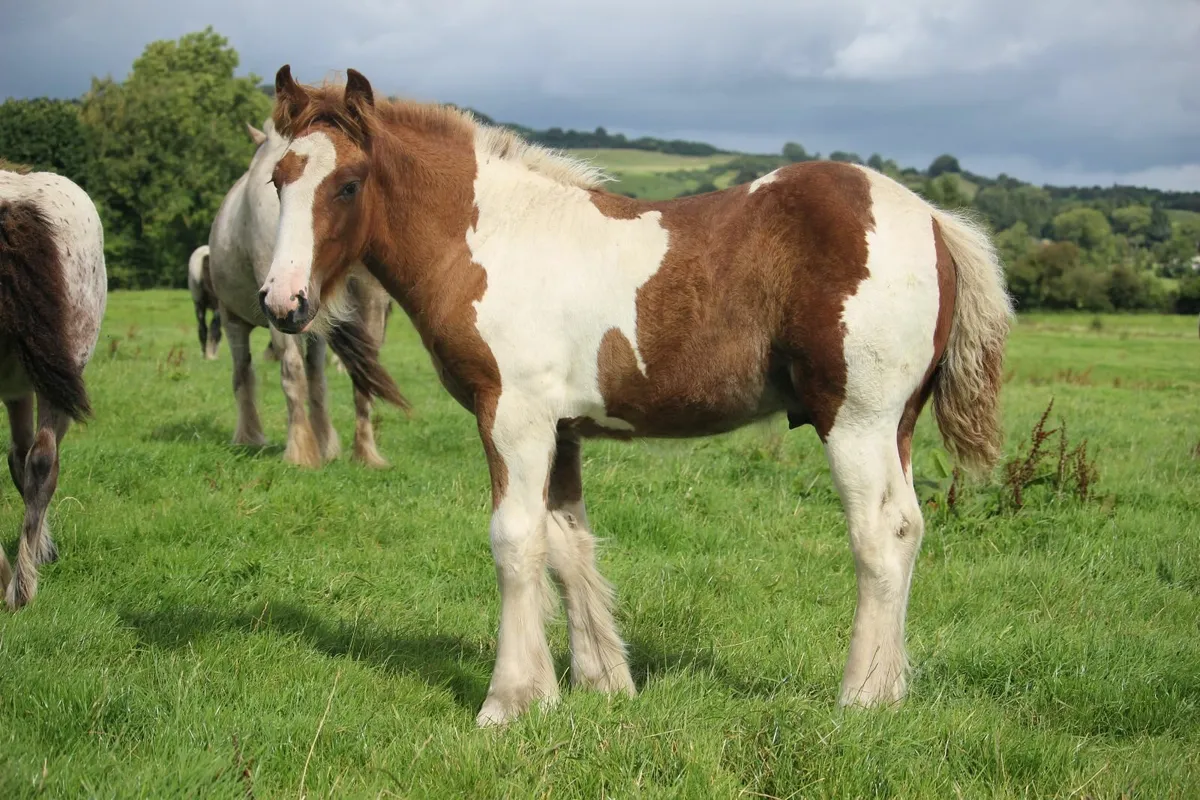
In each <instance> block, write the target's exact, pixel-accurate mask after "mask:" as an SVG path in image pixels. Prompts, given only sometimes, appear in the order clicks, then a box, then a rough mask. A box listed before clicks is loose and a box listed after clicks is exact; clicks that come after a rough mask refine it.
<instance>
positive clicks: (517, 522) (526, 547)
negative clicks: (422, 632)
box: [476, 397, 558, 726]
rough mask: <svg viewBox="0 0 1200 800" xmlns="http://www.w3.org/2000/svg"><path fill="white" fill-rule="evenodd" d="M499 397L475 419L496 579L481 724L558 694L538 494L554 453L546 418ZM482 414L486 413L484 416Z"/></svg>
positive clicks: (542, 504) (543, 519) (497, 721)
mask: <svg viewBox="0 0 1200 800" xmlns="http://www.w3.org/2000/svg"><path fill="white" fill-rule="evenodd" d="M507 400H508V398H507V397H505V398H503V399H502V401H501V402H500V404H499V407H498V408H497V413H496V415H495V422H494V424H492V425H491V426H490V430H489V429H488V428H489V426H488V425H487V423H486V422H485V421H484V420H482V419H481V420H480V426H479V427H480V435H481V437H482V438H483V443H484V450H485V451H486V452H487V457H488V469H489V470H490V472H491V475H492V504H493V508H494V511H493V512H492V524H491V543H492V556H493V558H494V559H495V561H496V580H497V582H498V583H499V585H500V635H499V642H498V645H497V653H496V666H495V669H494V670H493V672H492V682H491V685H490V686H489V687H488V694H487V699H486V700H485V701H484V703H483V708H482V709H481V710H480V711H479V716H478V717H476V722H477V723H478V724H479V725H481V726H486V725H497V724H501V723H504V722H507V721H508V720H510V719H512V718H514V717H516V716H517V715H518V714H520V713H521V712H523V711H525V710H526V709H527V708H529V706H530V705H531V704H532V703H533V702H534V701H535V700H539V699H540V700H543V701H547V702H553V701H554V700H556V699H557V697H558V680H557V678H556V676H555V674H554V662H553V661H552V660H551V659H550V648H549V646H548V645H547V644H546V630H545V619H546V614H547V610H548V607H549V605H550V592H549V591H548V588H549V587H548V586H547V582H546V549H547V545H546V505H545V502H544V501H543V494H542V493H543V492H544V491H545V487H546V480H547V478H548V475H549V471H550V459H551V457H552V454H553V452H554V439H555V428H554V421H553V420H550V419H546V420H531V419H530V414H529V413H528V411H527V410H525V411H520V410H514V409H513V408H512V406H514V405H516V404H515V403H507V402H506V401H507ZM484 416H485V417H486V415H484Z"/></svg>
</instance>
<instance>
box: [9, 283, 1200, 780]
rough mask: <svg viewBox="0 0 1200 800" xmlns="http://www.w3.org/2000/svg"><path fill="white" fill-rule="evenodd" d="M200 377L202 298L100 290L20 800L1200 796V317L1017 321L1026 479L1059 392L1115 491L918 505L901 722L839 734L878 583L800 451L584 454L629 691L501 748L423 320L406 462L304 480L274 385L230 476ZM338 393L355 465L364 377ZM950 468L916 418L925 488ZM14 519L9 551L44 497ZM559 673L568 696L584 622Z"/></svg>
mask: <svg viewBox="0 0 1200 800" xmlns="http://www.w3.org/2000/svg"><path fill="white" fill-rule="evenodd" d="M1097 327H1098V329H1096V328H1097ZM265 341H266V337H265V334H264V333H262V332H260V333H258V334H256V338H255V341H254V350H255V353H256V354H257V353H260V352H261V350H262V347H263V346H264V345H265ZM179 348H182V354H183V358H182V361H181V362H180V361H179V357H178V353H179V352H180V350H179ZM198 356H199V346H198V344H197V343H196V341H195V338H194V333H193V322H192V316H191V310H190V307H189V302H188V300H187V297H186V294H185V293H184V292H182V291H177V292H166V291H156V292H143V293H117V294H114V295H113V296H112V297H111V298H110V305H109V311H108V316H107V321H106V324H105V329H104V333H103V335H102V339H101V343H100V346H99V347H98V349H97V355H96V357H95V359H94V361H93V363H92V365H91V366H90V367H89V369H88V373H87V377H88V381H89V385H90V388H91V392H92V395H93V405H94V406H95V409H96V412H97V414H96V418H95V420H94V421H92V422H91V423H90V424H88V425H87V426H83V427H76V428H74V429H72V431H71V432H70V433H69V434H68V436H67V438H66V440H65V442H64V446H63V467H62V475H61V478H60V481H59V488H58V493H57V495H56V497H55V499H54V503H53V506H52V511H51V524H52V527H53V530H54V531H55V533H56V538H57V541H58V544H59V547H60V550H61V556H62V557H61V559H60V560H59V562H58V563H56V564H53V565H50V566H47V567H44V568H43V570H42V580H41V588H40V592H39V595H38V597H37V599H36V600H35V602H34V603H33V605H31V606H30V607H28V608H27V609H25V610H24V611H22V612H21V613H19V614H15V615H12V614H7V613H0V798H23V797H35V796H37V797H42V796H45V797H68V796H69V797H79V796H87V797H119V798H127V797H154V798H165V797H206V798H207V797H220V798H224V797H228V798H234V797H238V798H243V797H246V796H248V794H250V793H252V794H253V796H254V797H258V798H265V797H272V798H273V797H304V796H307V797H312V798H316V797H377V796H387V797H393V796H394V797H472V798H475V797H516V798H526V797H590V798H595V797H633V796H645V797H696V798H711V797H778V798H784V797H829V798H850V797H906V798H907V797H917V796H929V797H1027V796H1056V797H1092V798H1117V797H1146V798H1160V797H1180V798H1183V797H1195V796H1198V795H1200V627H1198V626H1200V460H1198V459H1197V456H1196V452H1195V448H1196V447H1197V442H1198V440H1200V410H1198V409H1200V405H1198V402H1200V340H1198V338H1197V332H1196V320H1195V318H1165V317H1148V316H1147V317H1115V316H1106V317H1102V318H1100V322H1099V324H1098V325H1094V324H1093V317H1092V316H1090V315H1086V316H1078V317H1072V316H1037V317H1032V318H1028V319H1024V320H1022V322H1021V324H1020V325H1019V326H1018V328H1017V330H1016V332H1015V333H1014V336H1013V339H1012V345H1011V348H1010V355H1009V360H1008V370H1009V380H1008V383H1007V385H1006V388H1005V397H1004V403H1005V425H1006V428H1007V430H1008V432H1009V436H1010V438H1009V443H1008V450H1009V452H1010V453H1014V452H1016V450H1017V448H1018V447H1019V445H1020V442H1021V440H1022V438H1023V437H1024V436H1025V435H1026V434H1027V432H1028V431H1029V429H1030V427H1031V425H1032V424H1033V423H1034V422H1035V421H1036V419H1037V417H1038V416H1039V414H1040V413H1041V411H1042V410H1043V409H1044V408H1045V406H1046V404H1047V402H1048V401H1049V400H1050V399H1051V398H1054V401H1055V406H1054V407H1055V411H1056V414H1057V413H1061V414H1062V415H1063V416H1064V417H1065V418H1066V420H1067V423H1068V426H1069V430H1070V432H1071V436H1072V438H1073V439H1074V438H1077V437H1087V439H1088V440H1089V443H1090V447H1089V450H1090V452H1092V453H1093V454H1094V455H1095V457H1096V459H1097V465H1098V469H1099V480H1098V482H1097V483H1096V485H1095V487H1094V492H1095V500H1094V501H1092V502H1089V503H1087V504H1081V503H1080V502H1079V501H1078V500H1076V499H1074V498H1072V497H1070V496H1064V497H1056V496H1053V495H1052V494H1051V493H1050V492H1049V491H1047V490H1044V487H1043V489H1041V490H1031V491H1030V492H1029V494H1028V495H1027V498H1028V502H1027V505H1026V507H1025V508H1024V509H1022V510H1021V511H1020V512H1015V513H1014V512H1002V513H1001V512H996V511H994V510H990V509H989V507H988V503H987V497H988V496H989V495H988V491H989V489H988V487H986V486H984V487H975V488H972V489H968V490H966V491H965V492H964V495H963V497H964V499H963V500H962V501H961V508H962V509H966V511H963V512H962V513H958V514H954V513H950V512H948V511H947V510H946V509H945V508H944V507H943V508H938V509H933V508H930V510H929V511H928V513H927V522H928V528H927V534H926V540H925V545H924V548H923V550H922V554H921V557H920V560H919V562H918V565H917V571H916V577H915V580H914V588H913V593H912V601H911V606H910V615H909V644H910V655H911V658H912V661H913V667H914V671H913V676H912V684H911V685H912V691H911V695H910V698H909V700H908V701H907V702H906V703H905V704H904V705H903V706H902V707H900V708H899V709H895V710H884V711H878V712H844V711H841V710H839V709H838V708H837V707H836V698H837V691H838V682H839V680H840V677H841V670H842V663H843V659H844V657H845V651H846V646H847V639H848V633H849V629H850V622H851V617H852V612H853V604H854V597H855V587H854V576H853V563H852V558H851V555H850V551H849V548H848V546H847V543H846V532H845V527H844V521H843V517H842V513H841V509H840V506H839V503H838V501H837V498H836V495H835V493H834V490H833V487H832V485H831V483H830V480H829V475H828V470H827V468H826V464H825V460H824V457H823V454H822V452H821V449H820V446H819V443H818V442H817V439H816V436H815V435H814V434H813V432H812V431H811V429H803V430H800V431H794V432H788V431H787V429H786V424H785V423H784V422H783V421H782V420H777V421H775V422H773V423H772V424H770V425H769V426H768V425H763V426H756V427H753V428H750V429H746V430H743V431H740V432H738V433H736V434H733V435H729V436H724V437H720V438H714V439H707V440H694V441H685V442H635V443H628V444H619V443H591V444H590V445H589V446H588V447H587V448H586V450H585V456H584V457H585V482H586V485H587V492H588V500H589V504H590V506H589V508H590V516H591V518H592V522H593V524H594V525H595V527H596V529H597V532H598V534H599V535H601V536H602V537H604V538H605V540H606V541H605V544H604V546H603V549H602V551H601V555H600V559H601V563H602V569H603V570H604V572H605V573H606V574H607V575H608V576H609V577H610V578H611V579H612V580H613V581H614V582H615V584H616V586H617V589H618V594H619V602H620V610H619V615H618V616H619V620H620V624H621V627H622V631H623V633H624V634H625V636H626V638H627V639H628V641H629V643H630V648H631V658H632V664H633V668H634V675H635V678H636V680H637V682H638V685H639V687H640V692H641V693H640V695H639V696H638V697H637V698H633V699H628V698H621V699H617V700H613V701H609V700H607V699H605V698H603V697H600V696H597V695H594V694H589V693H583V692H573V691H570V690H566V691H565V692H564V696H563V700H562V702H561V704H560V705H559V707H558V708H557V709H555V710H553V711H551V712H549V713H541V712H535V713H532V714H530V715H527V716H526V717H523V718H522V719H520V720H518V721H517V722H516V723H514V724H513V725H512V726H510V727H509V728H507V729H505V730H482V731H481V730H477V729H476V728H475V726H474V715H475V713H476V711H477V709H478V707H479V705H480V703H481V702H482V700H483V697H484V694H485V692H486V689H487V682H488V678H489V674H490V668H491V661H492V657H493V653H494V649H495V644H496V642H495V638H494V637H495V624H496V616H497V612H498V602H497V592H496V588H495V576H494V572H493V567H492V564H491V558H490V553H489V549H488V539H487V520H488V512H489V509H490V502H489V498H488V493H487V487H488V480H487V476H486V468H485V465H484V460H483V456H482V453H481V449H480V447H479V444H478V442H477V438H476V434H475V432H474V425H473V420H472V418H471V417H470V416H469V415H468V414H467V413H466V412H464V411H462V410H461V409H460V408H458V407H457V406H456V405H454V403H453V402H452V401H451V400H450V399H449V397H448V396H447V395H446V394H445V392H444V391H443V390H442V389H441V388H440V387H439V386H437V384H436V381H435V378H434V373H433V369H432V368H431V366H430V364H429V361H428V358H427V356H426V355H425V353H424V351H423V350H422V349H421V347H420V345H419V343H418V340H417V338H416V336H415V334H414V333H413V331H412V329H411V327H410V326H409V324H408V322H407V320H405V319H404V318H403V316H402V315H399V314H398V315H396V316H395V317H394V318H393V320H392V325H391V329H390V334H389V341H388V344H387V347H386V350H385V353H384V357H385V361H386V364H387V366H388V367H389V368H390V369H391V370H392V372H393V374H394V375H395V377H396V378H397V380H398V381H399V382H400V383H401V385H402V387H404V389H405V390H406V391H407V393H408V395H409V397H410V398H411V399H412V400H413V401H414V403H415V406H416V411H415V413H414V415H413V417H412V418H411V419H406V418H405V417H404V416H403V415H402V414H401V413H400V412H398V411H396V410H395V409H391V408H385V409H382V410H380V411H379V413H378V416H379V440H380V447H381V450H382V452H383V453H384V454H385V455H386V456H388V457H389V458H390V459H391V460H392V462H393V464H394V466H393V467H392V468H391V469H389V470H386V471H379V472H372V471H367V470H364V469H362V468H359V467H357V466H355V465H354V464H352V463H350V462H349V460H348V459H345V458H343V459H341V460H339V461H337V462H335V463H333V464H331V465H330V466H328V467H327V468H325V469H323V470H321V471H311V472H304V471H300V470H297V469H295V468H291V467H288V466H286V465H284V464H283V463H282V462H281V461H280V458H279V456H280V452H281V445H282V442H283V437H284V427H283V420H284V417H283V398H282V394H281V392H280V389H279V385H278V365H277V364H260V367H259V375H260V384H259V389H260V396H261V398H262V412H263V419H264V423H265V424H266V426H267V434H268V436H269V437H270V438H271V440H272V441H273V442H274V443H275V445H274V446H273V447H270V448H268V449H266V450H265V451H261V452H255V451H246V450H241V449H235V448H232V447H231V446H230V445H229V444H228V440H229V437H230V435H231V433H232V430H233V425H234V406H233V398H232V395H231V390H230V374H229V356H228V350H227V349H226V348H225V346H224V344H222V350H221V360H220V361H218V362H214V363H210V362H204V361H202V360H200V359H199V357H198ZM330 384H331V391H332V393H333V397H334V399H333V409H334V414H335V417H334V421H335V424H336V425H337V426H338V428H339V430H340V431H341V433H342V436H343V444H344V445H345V446H346V447H347V448H348V446H349V436H350V431H351V426H352V419H353V416H352V409H351V398H350V387H349V381H348V379H347V378H346V377H345V376H342V375H337V374H336V373H332V372H331V374H330ZM935 448H936V437H935V431H934V429H933V426H932V423H931V420H930V418H929V417H928V415H927V416H926V417H924V418H923V419H922V421H921V424H920V428H919V437H918V442H917V446H916V458H915V462H914V463H915V465H916V470H917V474H918V478H921V479H922V480H925V479H928V478H930V476H931V475H933V471H934V469H935V464H936V461H935V457H934V452H935ZM0 496H2V498H3V499H2V501H0V502H2V506H0V519H2V520H3V524H4V525H5V528H4V531H5V533H4V535H3V540H4V542H5V545H6V548H7V550H8V552H9V554H10V555H11V554H13V553H14V544H15V539H16V531H17V529H18V526H19V524H20V517H21V503H20V501H19V499H18V496H17V493H16V491H15V490H13V489H12V488H11V487H7V488H6V489H5V491H3V493H2V494H0ZM551 645H552V649H553V652H554V654H555V657H556V659H557V661H558V663H559V667H560V674H564V681H565V680H566V677H565V665H566V663H567V649H566V634H565V629H564V625H563V623H562V620H561V619H559V620H557V621H556V622H555V624H554V627H553V630H552V638H551Z"/></svg>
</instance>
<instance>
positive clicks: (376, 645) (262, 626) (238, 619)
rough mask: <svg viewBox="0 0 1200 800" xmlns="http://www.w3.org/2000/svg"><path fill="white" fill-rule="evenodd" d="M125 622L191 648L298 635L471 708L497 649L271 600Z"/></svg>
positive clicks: (143, 615) (130, 614)
mask: <svg viewBox="0 0 1200 800" xmlns="http://www.w3.org/2000/svg"><path fill="white" fill-rule="evenodd" d="M120 617H121V620H122V621H123V622H124V623H125V624H126V625H128V626H129V627H130V628H132V629H133V630H135V631H136V632H137V636H138V639H139V640H140V641H141V642H142V643H143V644H146V645H149V646H152V647H160V648H167V649H175V648H181V647H186V646H187V645H188V643H189V642H191V641H192V640H193V639H195V638H197V637H200V636H203V635H206V634H211V633H220V632H236V633H241V634H245V635H249V636H256V635H262V634H264V633H265V634H282V635H284V636H294V637H297V638H298V639H299V640H301V641H303V642H305V643H307V644H308V645H309V646H311V647H312V648H313V649H314V650H317V651H319V652H322V653H324V654H326V655H328V656H331V657H338V656H346V657H349V658H352V659H354V660H355V661H360V662H363V663H365V664H369V665H372V666H374V667H378V668H381V669H384V670H387V671H389V672H393V673H396V674H404V675H414V674H415V675H418V676H420V677H421V679H422V680H424V681H425V682H427V683H429V684H430V685H431V686H441V687H446V688H447V689H449V690H450V692H451V693H452V694H453V695H454V698H455V701H456V702H457V703H458V704H459V705H461V706H463V707H465V708H467V709H470V710H472V711H474V710H475V709H478V708H479V706H480V705H482V704H483V700H484V697H485V695H486V694H487V682H488V675H489V673H490V672H491V666H492V655H493V654H492V653H491V652H486V653H485V652H483V651H482V650H480V649H479V648H478V647H477V646H476V645H473V644H471V643H469V642H467V641H465V640H463V639H461V638H459V637H454V636H420V635H415V636H406V635H404V634H400V633H394V632H388V631H382V630H379V629H378V628H376V627H375V626H373V625H370V624H369V623H361V622H357V623H353V624H347V623H345V622H336V623H333V624H331V623H329V622H326V621H325V620H323V619H321V618H319V617H318V616H316V615H314V614H312V613H310V612H308V611H306V610H305V609H303V608H300V607H299V606H295V605H291V604H288V603H275V602H269V603H267V604H266V605H265V606H264V607H263V608H258V609H252V610H251V609H248V610H246V611H244V612H241V613H236V612H229V613H222V612H220V611H214V610H209V609H203V608H196V607H187V606H184V607H174V608H165V609H161V610H156V611H124V612H121V613H120Z"/></svg>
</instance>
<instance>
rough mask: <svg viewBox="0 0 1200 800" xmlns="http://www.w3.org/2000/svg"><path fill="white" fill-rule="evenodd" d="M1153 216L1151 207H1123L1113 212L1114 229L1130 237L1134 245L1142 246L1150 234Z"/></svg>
mask: <svg viewBox="0 0 1200 800" xmlns="http://www.w3.org/2000/svg"><path fill="white" fill-rule="evenodd" d="M1152 216H1153V213H1152V212H1151V210H1150V207H1149V206H1142V205H1133V206H1122V207H1121V208H1118V209H1116V210H1115V211H1113V212H1112V227H1113V230H1114V231H1116V232H1117V233H1119V234H1121V235H1123V236H1126V237H1128V238H1129V241H1130V242H1131V243H1133V244H1134V245H1140V244H1142V243H1143V242H1145V241H1146V234H1147V233H1149V232H1150V219H1151V217H1152Z"/></svg>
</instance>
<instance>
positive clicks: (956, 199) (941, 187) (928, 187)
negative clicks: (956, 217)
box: [921, 173, 971, 209]
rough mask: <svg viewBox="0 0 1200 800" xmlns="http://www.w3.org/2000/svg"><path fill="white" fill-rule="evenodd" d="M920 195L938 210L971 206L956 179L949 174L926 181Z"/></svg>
mask: <svg viewBox="0 0 1200 800" xmlns="http://www.w3.org/2000/svg"><path fill="white" fill-rule="evenodd" d="M921 194H922V196H924V197H925V199H926V200H928V201H929V202H931V203H933V204H934V205H936V206H938V207H940V208H950V209H953V208H967V207H968V206H970V205H971V200H970V199H969V198H968V197H967V195H966V192H964V191H963V187H962V184H961V183H959V180H958V177H957V176H956V175H951V174H949V173H944V174H942V175H939V176H938V177H936V178H934V179H933V180H931V181H926V182H925V185H924V186H923V187H922V188H921Z"/></svg>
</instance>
